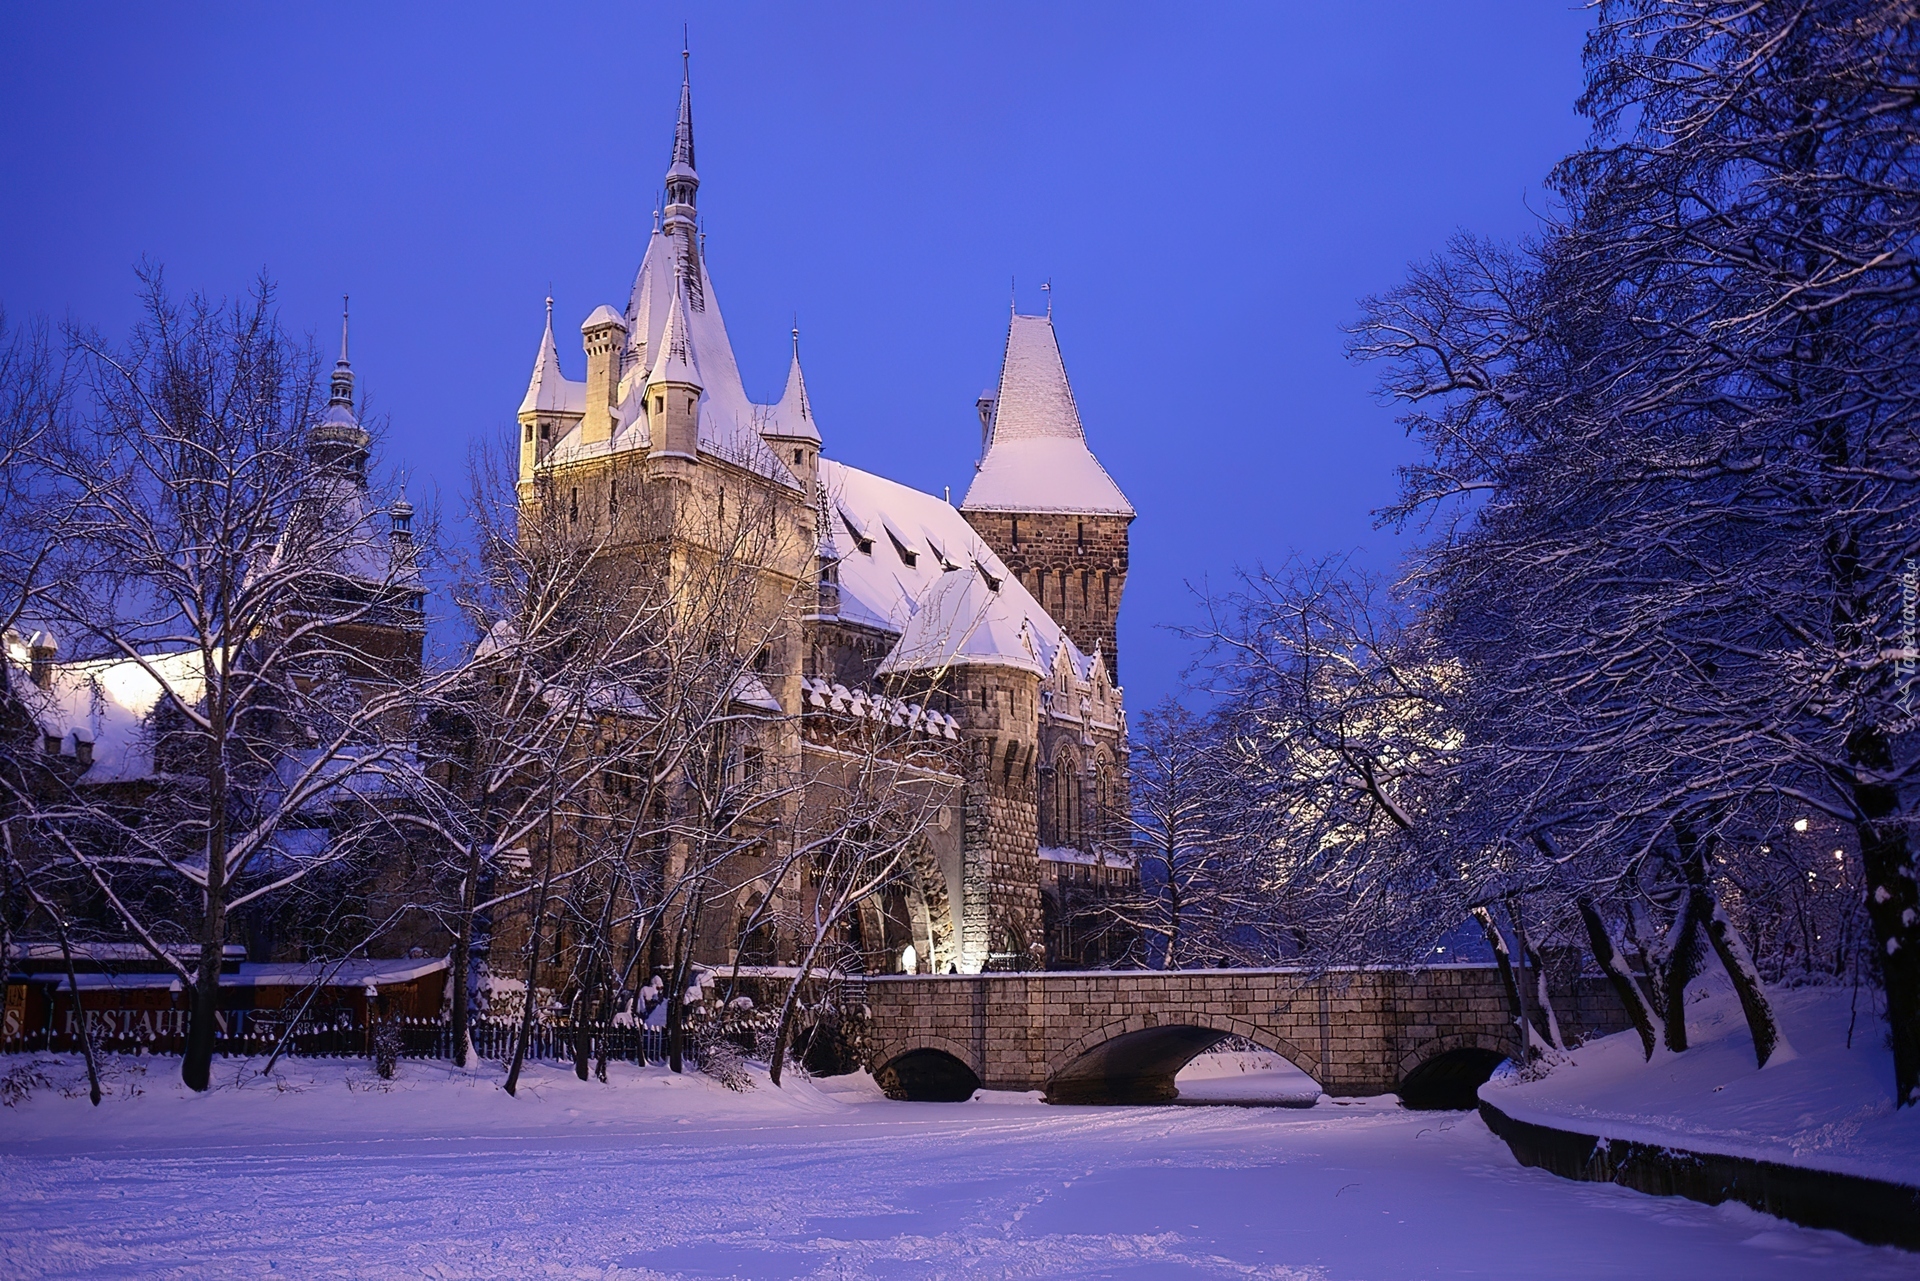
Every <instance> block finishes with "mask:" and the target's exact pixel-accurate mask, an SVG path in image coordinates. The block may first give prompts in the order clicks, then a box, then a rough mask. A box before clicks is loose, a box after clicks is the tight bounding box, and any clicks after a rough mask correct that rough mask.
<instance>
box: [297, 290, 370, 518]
mask: <svg viewBox="0 0 1920 1281" xmlns="http://www.w3.org/2000/svg"><path fill="white" fill-rule="evenodd" d="M327 393H328V394H327V407H326V408H325V409H323V410H321V411H320V417H319V419H318V420H317V421H316V422H315V423H314V425H313V431H312V432H311V433H310V434H309V435H308V437H307V452H308V453H309V454H311V455H312V456H313V457H314V458H316V459H318V460H320V461H321V462H322V463H324V464H326V465H327V466H329V467H335V468H340V469H342V470H344V471H346V472H347V473H348V474H349V475H350V476H352V478H353V481H354V483H355V484H358V485H359V486H361V487H362V488H365V487H366V483H367V474H366V468H367V443H368V436H367V433H366V432H365V431H364V430H362V428H361V426H360V416H359V415H358V414H356V413H354V412H353V366H352V365H350V364H348V363H347V296H346V295H345V294H341V295H340V359H338V360H336V361H334V362H333V377H332V378H330V379H328V380H327Z"/></svg>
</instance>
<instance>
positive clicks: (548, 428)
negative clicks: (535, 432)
mask: <svg viewBox="0 0 1920 1281" xmlns="http://www.w3.org/2000/svg"><path fill="white" fill-rule="evenodd" d="M540 439H541V440H552V439H553V426H552V424H550V423H541V424H540Z"/></svg>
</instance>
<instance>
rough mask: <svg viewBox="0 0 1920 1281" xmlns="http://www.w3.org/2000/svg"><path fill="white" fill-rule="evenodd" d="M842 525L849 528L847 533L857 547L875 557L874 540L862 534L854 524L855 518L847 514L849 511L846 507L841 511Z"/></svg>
mask: <svg viewBox="0 0 1920 1281" xmlns="http://www.w3.org/2000/svg"><path fill="white" fill-rule="evenodd" d="M840 523H841V524H842V525H845V526H846V527H847V533H848V535H849V536H851V537H852V539H853V545H854V546H855V547H858V548H859V549H860V550H861V551H863V552H865V553H866V554H867V555H869V556H871V555H873V539H871V538H869V537H868V536H867V535H866V534H863V533H861V532H860V527H859V526H858V525H856V524H854V523H853V517H852V516H849V515H848V514H847V509H846V508H844V507H842V508H841V509H840Z"/></svg>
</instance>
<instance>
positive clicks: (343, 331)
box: [327, 294, 353, 408]
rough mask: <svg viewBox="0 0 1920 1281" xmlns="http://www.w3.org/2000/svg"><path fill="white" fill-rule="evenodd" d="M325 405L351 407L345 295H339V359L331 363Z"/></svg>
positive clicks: (351, 395) (351, 381)
mask: <svg viewBox="0 0 1920 1281" xmlns="http://www.w3.org/2000/svg"><path fill="white" fill-rule="evenodd" d="M327 403H328V404H330V405H344V406H346V407H348V408H352V406H353V366H352V365H350V364H348V363H347V295H345V294H341V295H340V359H338V360H336V361H334V362H333V377H332V378H331V379H329V380H328V387H327Z"/></svg>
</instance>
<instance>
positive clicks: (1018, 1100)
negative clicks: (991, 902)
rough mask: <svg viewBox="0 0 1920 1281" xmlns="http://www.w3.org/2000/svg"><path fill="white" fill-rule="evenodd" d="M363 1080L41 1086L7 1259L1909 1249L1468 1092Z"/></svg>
mask: <svg viewBox="0 0 1920 1281" xmlns="http://www.w3.org/2000/svg"><path fill="white" fill-rule="evenodd" d="M620 1085H621V1083H620V1082H619V1081H618V1080H617V1081H616V1087H618V1086H620ZM366 1088H367V1083H366V1082H360V1083H359V1085H358V1086H357V1087H356V1088H354V1089H347V1088H343V1087H342V1083H341V1082H340V1081H339V1080H338V1079H337V1078H335V1079H331V1080H328V1079H320V1078H316V1079H315V1080H314V1081H312V1082H309V1083H307V1084H306V1085H305V1086H304V1087H302V1088H300V1089H296V1090H295V1091H293V1092H291V1093H285V1094H282V1093H278V1092H276V1091H275V1090H274V1089H273V1088H271V1087H266V1086H262V1085H260V1084H258V1083H255V1084H253V1085H251V1086H248V1087H247V1088H245V1089H243V1090H240V1091H230V1092H228V1093H227V1095H226V1096H225V1097H224V1098H223V1097H222V1092H220V1091H216V1092H215V1095H214V1096H213V1097H211V1098H204V1099H192V1098H185V1097H184V1096H180V1092H179V1091H178V1089H177V1087H173V1086H172V1085H171V1083H170V1082H167V1081H150V1082H149V1083H148V1086H147V1089H146V1092H145V1094H144V1095H143V1097H141V1098H134V1099H120V1100H115V1099H110V1100H109V1101H108V1103H107V1105H106V1106H105V1107H104V1108H102V1109H101V1110H100V1111H99V1112H94V1111H92V1110H91V1109H88V1108H86V1107H85V1105H84V1103H80V1102H76V1101H73V1100H68V1099H60V1098H57V1097H48V1098H43V1097H36V1098H35V1099H33V1100H32V1101H30V1102H29V1103H28V1104H27V1105H25V1106H23V1107H22V1108H20V1109H17V1110H15V1111H13V1112H11V1113H7V1114H4V1115H0V1127H3V1128H0V1223H4V1224H5V1225H6V1230H5V1231H4V1232H0V1275H5V1276H8V1277H21V1276H26V1277H41V1276H72V1277H116V1278H117V1277H126V1276H133V1275H139V1276H146V1277H175V1276H177V1277H195V1278H199V1277H213V1276H217V1277H254V1276H297V1277H333V1276H343V1277H345V1276H352V1277H365V1276H389V1275H392V1276H424V1277H438V1278H451V1277H499V1276H528V1277H596V1278H597V1277H613V1276H619V1277H652V1276H688V1277H752V1278H798V1277H902V1278H908V1277H911V1278H926V1277H1071V1276H1101V1277H1107V1276H1127V1277H1163V1276H1207V1277H1211V1276H1221V1277H1314V1278H1322V1277H1324V1278H1401V1277H1468V1276H1500V1277H1508V1278H1512V1277H1549V1276H1550V1277H1556V1278H1581V1277H1623V1276H1674V1277H1699V1278H1706V1277H1719V1276H1739V1277H1741V1278H1743V1281H1763V1279H1765V1278H1775V1277H1779V1278H1789V1277H1791V1278H1804V1277H1809V1276H1836V1277H1839V1276H1844V1277H1848V1278H1852V1279H1856V1281H1871V1279H1873V1278H1880V1277H1889V1278H1891V1277H1903V1278H1911V1277H1914V1276H1915V1275H1916V1274H1917V1273H1920V1258H1916V1256H1913V1255H1910V1254H1903V1253H1900V1252H1897V1251H1894V1250H1890V1249H1871V1248H1868V1247H1865V1246H1861V1245H1858V1244H1855V1243H1853V1242H1851V1241H1849V1240H1847V1239H1846V1238H1843V1237H1839V1236H1836V1235H1832V1234H1828V1233H1820V1232H1813V1231H1808V1230H1805V1229H1801V1228H1797V1227H1793V1226H1790V1225H1787V1224H1785V1223H1782V1222H1780V1221H1778V1220H1774V1219H1770V1218H1767V1217H1765V1216H1762V1215H1759V1214H1756V1213H1754V1212H1752V1211H1749V1210H1746V1209H1744V1208H1739V1207H1721V1208H1717V1209H1716V1208H1709V1207H1707V1206H1703V1205H1697V1204H1695V1203H1693V1202H1689V1201H1681V1200H1662V1199H1656V1198H1652V1197H1647V1196H1643V1195H1640V1194H1638V1193H1634V1192H1628V1191H1625V1190H1622V1189H1618V1188H1614V1187H1610V1186H1592V1185H1585V1184H1576V1183H1570V1182H1566V1181H1563V1180H1561V1179H1557V1178H1554V1177H1552V1176H1550V1175H1547V1174H1543V1173H1540V1172H1538V1171H1534V1170H1526V1169H1522V1168H1520V1167H1519V1166H1518V1165H1516V1164H1515V1163H1514V1161H1513V1159H1512V1158H1511V1157H1510V1156H1509V1155H1508V1153H1507V1151H1506V1149H1505V1148H1504V1147H1503V1146H1502V1145H1501V1144H1500V1143H1499V1142H1498V1141H1497V1140H1496V1139H1494V1138H1493V1137H1492V1136H1491V1135H1490V1134H1489V1133H1488V1132H1487V1130H1486V1129H1485V1127H1484V1126H1482V1125H1481V1123H1480V1122H1479V1120H1478V1119H1477V1117H1475V1116H1473V1115H1471V1114H1463V1113H1413V1112H1405V1111H1401V1110H1399V1109H1398V1108H1397V1106H1395V1105H1394V1104H1393V1102H1392V1101H1391V1100H1379V1101H1369V1102H1363V1103H1357V1104H1352V1105H1346V1106H1342V1105H1337V1104H1331V1103H1325V1102H1323V1103H1321V1104H1320V1105H1319V1106H1317V1107H1312V1108H1257V1109H1256V1108H1227V1107H1166V1108H1128V1109H1119V1108H1055V1107H1047V1106H1045V1105H1043V1104H1039V1103H1037V1102H1034V1101H1032V1100H1030V1099H1027V1098H1024V1097H1021V1096H987V1097H986V1098H984V1099H983V1100H979V1101H975V1102H972V1103H961V1104H903V1103H891V1102H887V1101H885V1100H881V1099H878V1098H876V1097H874V1096H873V1094H872V1093H871V1090H870V1087H867V1086H863V1085H862V1084H859V1083H850V1082H843V1083H838V1084H836V1083H834V1082H826V1083H819V1084H817V1085H816V1084H814V1083H808V1082H804V1081H803V1082H799V1083H798V1085H797V1087H796V1088H795V1089H794V1090H792V1091H772V1090H770V1089H769V1088H768V1087H766V1086H765V1085H764V1084H763V1085H762V1087H761V1088H760V1089H759V1090H756V1091H754V1092H752V1093H750V1094H748V1095H744V1096H739V1095H728V1094H725V1093H724V1092H721V1091H718V1090H717V1089H716V1088H715V1087H713V1086H712V1085H711V1083H710V1082H705V1081H702V1080H699V1079H697V1078H680V1079H676V1080H673V1081H670V1082H660V1081H658V1080H640V1079H638V1077H637V1074H636V1077H635V1078H634V1079H630V1080H628V1081H627V1082H626V1083H625V1087H624V1088H620V1089H614V1090H609V1088H608V1087H604V1086H597V1085H596V1086H590V1085H582V1084H580V1083H578V1082H575V1081H572V1080H571V1079H568V1078H565V1077H563V1076H561V1075H559V1074H557V1073H555V1074H549V1075H547V1076H545V1077H541V1078H539V1079H537V1080H536V1083H535V1089H534V1090H533V1091H532V1092H531V1093H529V1094H524V1095H523V1097H522V1099H520V1100H510V1099H506V1098H505V1096H504V1095H501V1094H499V1093H498V1091H497V1090H496V1089H494V1088H493V1087H492V1086H491V1084H487V1083H481V1084H479V1085H477V1086H474V1085H468V1086H465V1087H464V1088H452V1087H449V1085H448V1083H447V1082H445V1081H441V1082H439V1083H437V1086H436V1085H435V1084H434V1083H426V1084H424V1085H423V1084H422V1083H420V1082H417V1081H416V1082H414V1083H412V1085H411V1087H410V1088H409V1089H404V1090H395V1091H393V1092H391V1093H387V1094H374V1095H372V1096H369V1095H368V1094H367V1093H366V1092H365V1091H366ZM776 1096H779V1097H776ZM289 1100H291V1101H289ZM609 1100H613V1101H612V1102H609ZM576 1104H577V1105H578V1106H575V1105H576ZM116 1109H118V1110H117V1111H116ZM476 1118H477V1119H476Z"/></svg>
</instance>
